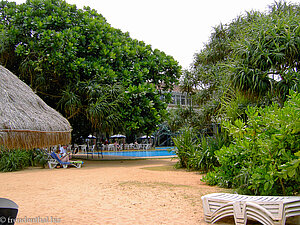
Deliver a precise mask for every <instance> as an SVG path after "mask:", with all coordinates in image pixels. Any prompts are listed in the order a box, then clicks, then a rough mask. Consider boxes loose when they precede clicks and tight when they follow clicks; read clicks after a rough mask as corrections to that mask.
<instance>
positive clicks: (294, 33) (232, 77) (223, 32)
mask: <svg viewBox="0 0 300 225" xmlns="http://www.w3.org/2000/svg"><path fill="white" fill-rule="evenodd" d="M299 15H300V7H299V4H288V3H286V2H281V1H280V2H275V3H274V4H273V5H271V6H270V7H269V10H268V11H267V12H257V11H251V12H247V13H246V14H245V15H241V16H239V17H237V18H235V19H234V20H233V21H232V22H230V23H229V24H220V25H218V26H216V27H215V28H214V31H213V32H212V34H211V36H210V39H209V41H208V42H207V43H206V44H205V46H204V48H203V49H202V50H201V51H200V52H199V53H196V54H195V58H194V63H193V67H192V69H191V70H190V71H187V72H185V77H186V78H187V79H183V81H184V80H188V81H189V85H192V86H194V87H195V88H198V89H200V90H199V92H197V94H195V96H194V98H195V99H196V100H197V102H198V104H199V105H200V106H201V108H202V111H201V114H202V117H203V118H206V119H205V121H203V124H205V123H210V122H212V121H218V120H219V119H220V118H224V117H228V118H229V119H232V120H235V119H236V117H238V116H241V114H244V110H245V108H246V107H247V105H249V104H255V105H256V104H257V105H262V104H269V103H270V102H271V101H277V102H278V103H279V104H281V105H282V103H283V102H284V101H285V99H286V96H287V94H288V90H289V89H293V90H296V91H299V89H300V82H299V79H300V76H299V62H300V54H299V53H300V52H299V49H300V28H299V24H300V16H299ZM184 85H186V84H184ZM244 115H245V114H244Z"/></svg>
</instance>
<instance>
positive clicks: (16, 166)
mask: <svg viewBox="0 0 300 225" xmlns="http://www.w3.org/2000/svg"><path fill="white" fill-rule="evenodd" d="M0 154H1V156H0V171H2V172H10V171H17V170H21V169H24V168H26V167H28V166H30V165H31V164H30V162H31V159H30V153H29V152H26V151H24V150H19V149H18V150H5V151H1V153H0Z"/></svg>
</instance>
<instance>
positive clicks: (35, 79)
mask: <svg viewBox="0 0 300 225" xmlns="http://www.w3.org/2000/svg"><path fill="white" fill-rule="evenodd" d="M0 44H1V46H0V63H1V64H2V65H4V66H5V67H7V68H8V69H9V70H11V71H12V72H14V73H15V74H17V75H19V76H20V78H21V79H22V80H24V81H25V82H26V83H27V84H29V85H30V86H31V88H33V90H34V91H35V92H36V93H37V94H38V95H40V96H41V97H42V98H43V99H44V100H45V101H46V102H47V103H48V104H50V105H51V106H53V107H55V108H57V109H59V110H60V111H61V112H62V113H63V114H64V115H65V116H66V117H67V118H69V119H70V122H71V123H72V125H73V127H75V129H78V130H80V129H81V130H84V129H85V128H87V129H91V128H92V127H93V128H94V129H96V130H97V129H98V130H101V131H105V132H113V131H115V132H117V131H122V130H123V131H124V130H128V129H129V128H130V130H131V131H132V132H140V133H143V132H145V133H151V132H152V131H153V129H155V125H156V124H158V123H160V121H161V118H162V117H163V115H165V108H166V105H165V104H164V103H163V102H162V100H161V99H160V98H159V97H160V95H161V94H162V93H160V91H161V90H163V89H165V90H168V89H170V88H171V89H172V87H173V85H174V84H175V83H176V82H177V80H178V78H179V76H180V70H181V68H180V66H179V65H178V63H177V62H176V61H175V60H174V59H173V57H171V56H168V55H166V54H165V53H164V52H161V51H159V50H157V49H155V50H153V49H152V48H151V46H150V45H146V44H145V43H144V42H142V41H138V40H135V39H132V38H130V36H129V34H128V33H123V32H121V31H120V30H118V29H115V28H113V27H111V26H110V24H109V23H107V22H106V20H105V18H104V17H103V16H102V15H101V14H99V13H97V12H96V11H95V10H92V9H90V8H89V7H86V8H84V9H83V10H82V9H77V8H76V6H75V5H69V4H68V3H66V2H65V1H63V0H27V1H26V3H24V4H20V5H16V4H15V3H14V2H7V1H1V2H0ZM157 87H159V88H157ZM76 121H84V122H82V123H80V124H82V126H81V127H78V126H79V125H78V124H76V125H75V123H77V122H76ZM87 122H88V124H86V123H87Z"/></svg>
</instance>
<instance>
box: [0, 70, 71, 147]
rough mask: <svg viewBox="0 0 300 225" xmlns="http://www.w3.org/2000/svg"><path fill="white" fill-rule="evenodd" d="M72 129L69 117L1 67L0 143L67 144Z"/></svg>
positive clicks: (6, 144)
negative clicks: (64, 115) (66, 117)
mask: <svg viewBox="0 0 300 225" xmlns="http://www.w3.org/2000/svg"><path fill="white" fill-rule="evenodd" d="M71 131H72V128H71V125H70V123H69V122H68V120H67V119H65V118H64V117H63V116H62V115H61V114H60V113H58V112H57V111H55V110H54V109H53V108H51V107H50V106H48V105H47V104H46V103H45V102H44V101H43V100H42V99H41V98H40V97H39V96H38V95H36V94H35V93H34V92H33V91H32V89H31V88H30V87H29V86H27V85H26V84H25V83H24V82H23V81H21V80H20V79H19V78H18V77H17V76H15V75H14V74H13V73H11V72H10V71H9V70H7V69H6V68H4V67H2V66H0V146H5V147H6V148H8V149H12V148H23V149H31V148H38V147H47V146H51V145H57V144H68V143H70V141H71Z"/></svg>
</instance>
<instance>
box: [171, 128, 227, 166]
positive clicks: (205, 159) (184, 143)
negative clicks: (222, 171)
mask: <svg viewBox="0 0 300 225" xmlns="http://www.w3.org/2000/svg"><path fill="white" fill-rule="evenodd" d="M173 141H174V143H175V146H176V147H177V150H176V154H177V156H178V157H179V163H180V166H181V167H184V168H188V169H195V170H201V171H209V170H211V169H213V167H214V166H217V165H218V161H217V158H216V156H215V151H216V150H219V149H220V148H221V147H222V146H223V145H224V143H225V138H224V135H220V134H218V135H216V136H214V137H205V136H200V137H198V135H197V133H196V132H195V130H193V129H191V128H184V129H183V130H182V134H181V135H179V136H178V137H176V138H174V139H173Z"/></svg>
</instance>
